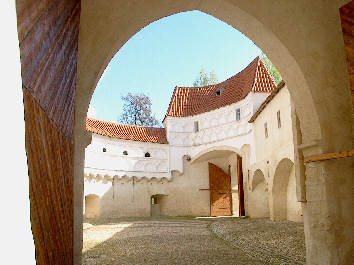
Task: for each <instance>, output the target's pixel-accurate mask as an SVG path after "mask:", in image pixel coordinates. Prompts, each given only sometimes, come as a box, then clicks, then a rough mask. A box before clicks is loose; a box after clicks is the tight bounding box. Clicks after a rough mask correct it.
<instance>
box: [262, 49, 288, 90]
mask: <svg viewBox="0 0 354 265" xmlns="http://www.w3.org/2000/svg"><path fill="white" fill-rule="evenodd" d="M261 60H262V62H263V63H264V65H265V67H267V69H268V72H269V73H270V75H271V76H272V78H273V80H274V82H275V84H277V85H278V84H279V83H280V81H281V80H283V78H282V77H281V75H280V73H279V71H278V70H277V68H275V66H274V65H273V63H272V62H271V61H270V60H269V59H268V57H267V56H266V55H265V54H262V56H261Z"/></svg>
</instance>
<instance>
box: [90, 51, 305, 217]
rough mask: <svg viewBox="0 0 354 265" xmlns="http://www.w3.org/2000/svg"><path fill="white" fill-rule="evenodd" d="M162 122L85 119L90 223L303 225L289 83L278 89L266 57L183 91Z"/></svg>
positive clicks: (178, 91) (174, 98) (177, 91)
mask: <svg viewBox="0 0 354 265" xmlns="http://www.w3.org/2000/svg"><path fill="white" fill-rule="evenodd" d="M274 112H275V114H274ZM277 113H278V114H277ZM274 115H275V117H278V120H276V121H277V122H279V121H280V122H281V126H280V127H279V128H277V127H276V126H277V125H276V124H277V123H274V118H273V116H274ZM277 115H278V116H277ZM279 115H280V116H279ZM279 119H280V120H279ZM265 123H267V126H268V127H267V130H268V132H267V133H268V136H267V137H265V136H264V131H265V127H264V124H265ZM163 124H164V128H151V127H140V126H132V125H123V124H116V123H110V122H105V121H99V120H96V119H93V118H87V120H86V128H87V130H88V131H90V132H92V133H93V134H92V142H91V144H90V145H89V146H88V147H87V148H86V156H85V157H86V158H85V182H84V183H85V184H84V185H85V188H84V191H85V201H84V204H85V207H84V214H85V216H86V218H98V217H101V218H109V217H122V216H155V215H162V216H215V215H234V216H239V215H249V216H251V217H271V218H272V219H273V220H283V219H289V220H293V221H301V209H300V203H298V202H297V201H296V194H295V189H296V185H295V182H294V181H295V178H294V145H293V132H292V119H291V101H290V95H289V92H288V90H287V88H286V87H285V84H284V83H281V84H280V85H279V86H278V87H276V86H275V84H274V82H273V80H272V78H271V77H270V75H269V73H268V71H267V70H266V68H265V66H264V65H263V63H262V61H261V60H260V59H259V58H258V57H257V58H256V59H255V60H253V61H252V62H251V63H250V64H249V65H248V66H247V67H246V68H245V69H244V70H242V71H241V72H240V73H238V74H236V75H234V76H232V77H231V78H229V79H227V80H226V81H224V82H221V83H219V84H215V85H209V86H205V87H176V88H175V90H174V92H173V95H172V98H171V102H170V105H169V108H168V111H167V113H166V116H165V119H164V121H163ZM283 164H284V165H283ZM287 166H288V167H290V169H289V168H288V167H287ZM278 182H279V183H278ZM284 198H285V199H284ZM284 211H285V213H284Z"/></svg>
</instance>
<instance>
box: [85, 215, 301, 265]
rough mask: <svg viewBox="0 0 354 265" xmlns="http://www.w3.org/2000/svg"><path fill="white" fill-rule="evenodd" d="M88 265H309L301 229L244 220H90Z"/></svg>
mask: <svg viewBox="0 0 354 265" xmlns="http://www.w3.org/2000/svg"><path fill="white" fill-rule="evenodd" d="M83 239H84V244H83V264H87V265H88V264H92V265H93V264H100V265H104V264H203V265H204V264H238V265H242V264H252V265H258V264H279V265H280V264H282V265H285V264H305V243H304V234H303V226H302V224H296V223H293V222H288V221H285V222H271V221H269V220H267V219H240V218H216V219H210V218H206V219H194V218H126V219H112V220H85V223H84V235H83Z"/></svg>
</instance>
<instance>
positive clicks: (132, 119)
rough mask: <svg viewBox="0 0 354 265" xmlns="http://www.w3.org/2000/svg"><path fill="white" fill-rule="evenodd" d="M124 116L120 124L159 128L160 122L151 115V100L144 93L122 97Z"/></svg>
mask: <svg viewBox="0 0 354 265" xmlns="http://www.w3.org/2000/svg"><path fill="white" fill-rule="evenodd" d="M122 100H123V102H124V103H123V114H122V115H121V118H120V122H122V123H125V124H132V125H140V126H158V125H160V124H159V121H158V120H157V119H156V118H155V115H153V114H152V113H151V100H150V98H149V97H148V96H147V95H145V94H144V93H140V94H139V93H136V94H133V93H128V94H127V95H126V96H122Z"/></svg>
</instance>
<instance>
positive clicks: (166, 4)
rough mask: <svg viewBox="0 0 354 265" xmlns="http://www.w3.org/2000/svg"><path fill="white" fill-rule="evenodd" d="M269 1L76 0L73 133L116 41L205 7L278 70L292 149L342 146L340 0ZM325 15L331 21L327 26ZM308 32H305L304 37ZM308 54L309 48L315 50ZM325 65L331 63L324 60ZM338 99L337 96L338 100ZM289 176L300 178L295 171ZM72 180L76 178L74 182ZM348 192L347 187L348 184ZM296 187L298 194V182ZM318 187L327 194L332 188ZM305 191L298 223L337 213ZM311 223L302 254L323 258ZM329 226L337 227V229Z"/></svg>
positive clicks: (346, 145)
mask: <svg viewBox="0 0 354 265" xmlns="http://www.w3.org/2000/svg"><path fill="white" fill-rule="evenodd" d="M273 4H274V5H276V6H277V8H273V6H272V3H269V2H264V3H263V2H262V3H259V5H257V7H255V6H254V5H253V3H252V2H250V1H234V0H230V1H222V0H221V1H217V2H216V1H209V0H200V1H187V0H185V1H184V0H182V1H178V2H173V4H172V3H171V2H170V1H158V0H156V1H149V2H148V1H140V2H139V3H134V4H130V3H128V2H127V3H125V4H123V5H122V3H121V2H120V3H119V4H118V3H117V2H116V3H113V1H112V2H109V3H107V2H105V3H102V2H94V1H88V2H87V4H86V5H83V9H82V13H81V26H80V27H81V28H80V29H81V31H80V40H85V42H82V43H83V46H82V47H80V51H79V69H78V90H79V94H80V95H84V96H83V97H80V98H77V105H78V106H81V107H79V108H77V109H76V112H75V117H76V129H77V132H76V133H77V136H82V135H84V134H85V133H84V132H83V124H84V119H85V115H86V112H87V108H88V103H89V101H90V96H89V97H88V98H87V97H85V95H87V93H88V94H89V95H91V94H92V92H93V89H94V87H95V85H96V84H97V81H98V79H99V77H100V76H101V74H102V72H103V70H104V69H105V67H106V65H107V64H108V62H109V61H110V59H111V58H112V56H113V55H114V54H115V53H116V52H117V51H118V50H119V48H120V47H121V46H122V45H123V44H124V43H125V42H126V41H127V40H128V39H129V38H130V37H131V36H132V35H133V34H135V33H136V32H137V31H138V30H139V29H140V28H142V27H143V26H145V25H147V24H149V23H151V22H153V21H155V20H157V19H159V18H162V17H164V16H168V15H171V14H175V13H178V12H183V11H186V10H194V9H196V10H200V11H203V12H205V13H208V14H211V15H213V16H214V17H216V18H219V19H221V20H223V21H225V22H227V23H228V24H230V25H231V26H233V27H234V28H236V29H238V30H240V31H241V32H243V33H244V34H245V35H246V36H248V37H249V38H250V39H252V40H253V41H254V42H255V43H256V44H257V45H258V46H259V47H260V48H261V49H262V50H263V51H264V52H265V53H266V54H267V55H268V57H269V58H270V59H271V60H272V62H273V63H274V64H275V65H276V67H277V68H278V69H279V70H280V72H281V73H282V76H283V78H284V79H285V80H286V82H287V84H288V86H289V91H290V94H291V96H292V99H293V101H294V105H295V109H296V114H297V115H298V117H299V120H300V127H301V139H300V142H301V143H300V145H299V147H300V149H299V154H300V155H302V154H303V155H304V156H310V155H316V154H321V153H325V152H331V151H332V152H333V151H341V150H350V149H351V147H352V144H351V142H352V141H351V135H352V134H351V130H352V129H351V123H352V121H351V120H352V114H351V103H350V97H349V90H348V87H349V86H348V79H347V75H346V67H345V57H344V50H343V45H342V42H343V41H342V33H341V30H340V23H339V16H338V8H339V7H340V5H341V4H342V2H341V1H337V2H336V1H331V3H328V6H326V7H323V6H322V8H321V9H319V8H318V7H317V5H316V3H315V2H312V1H305V0H302V1H300V2H299V1H296V2H287V3H283V4H281V5H279V4H278V3H276V4H275V3H273ZM123 7H124V8H123ZM125 8H126V9H125ZM304 9H306V10H311V12H310V13H311V14H310V13H309V14H308V19H305V17H304V14H303V10H304ZM128 10H129V11H128ZM147 10H149V12H147ZM129 13H131V14H134V19H133V20H131V19H129V15H128V14H129ZM330 18H331V19H330ZM299 21H301V24H302V26H301V27H300V28H299V27H296V26H295V25H298V23H299ZM329 21H331V22H332V24H331V26H330V27H329V24H328V23H329ZM93 32H94V33H93ZM289 32H291V34H289ZM314 32H316V34H314ZM308 36H312V39H311V41H310V40H309V39H308ZM97 39H98V40H100V41H97ZM328 40H330V42H328ZM80 44H81V43H80ZM299 44H301V45H299ZM329 47H330V48H329ZM314 54H316V56H315V57H314ZM309 58H315V59H309ZM325 65H336V66H339V67H333V68H330V67H325ZM319 66H321V67H319ZM327 76H335V77H336V78H334V79H333V82H330V83H329V82H328V79H327V78H326V77H327ZM324 89H325V91H324ZM337 99H338V100H337ZM343 99H345V100H344V101H343ZM328 106H331V107H330V108H329V107H328ZM339 117H340V118H339ZM339 120H341V122H340V124H338V121H339ZM329 124H331V126H330V127H331V128H329V127H328V125H329ZM333 135H341V137H340V139H336V141H333ZM77 146H79V144H77ZM77 154H78V156H77V157H76V159H79V161H80V154H79V153H77ZM81 161H82V159H81ZM78 163H80V162H78ZM326 163H327V162H322V163H321V164H319V163H318V164H317V165H315V166H314V167H315V168H317V167H321V170H320V171H321V172H322V173H323V174H330V175H334V176H336V175H337V173H338V172H337V171H336V170H335V169H334V168H331V167H330V166H327V164H326ZM343 163H344V164H345V166H344V165H343V167H342V168H343V170H344V168H345V172H346V173H345V174H342V175H341V177H340V178H341V179H342V182H344V183H345V182H347V181H348V178H344V175H346V174H350V168H351V166H350V162H349V160H348V159H347V160H346V161H344V162H343ZM309 170H310V171H311V170H312V169H308V172H309ZM79 171H80V169H78V171H76V173H78V174H77V176H78V177H79V176H80V175H81V173H80V172H79ZM327 171H328V172H327ZM316 172H317V171H316V170H314V171H312V174H314V175H316V174H317V173H316ZM324 172H327V173H324ZM322 173H321V174H322ZM300 174H302V175H303V174H304V173H303V172H302V173H300ZM302 177H303V176H302ZM297 178H300V175H299V176H297ZM319 178H320V177H319V176H314V182H316V181H317V180H318V179H319ZM332 179H336V181H337V180H338V177H333V178H331V179H328V181H329V182H328V184H329V183H330V182H331V180H332ZM76 180H78V178H76ZM78 181H79V180H78ZM328 184H327V183H326V184H323V185H322V188H323V190H324V192H325V191H326V190H327V191H328V190H329V189H326V188H325V187H324V186H326V185H328ZM333 184H334V183H331V184H329V186H330V187H335V185H333ZM315 185H316V184H315ZM77 187H80V185H79V184H78V185H77ZM299 189H300V188H299ZM307 189H308V191H307V194H308V195H309V194H310V193H311V192H313V191H314V189H312V188H311V187H307ZM348 192H350V190H349V189H348ZM301 193H302V194H304V193H305V192H304V190H302V191H301ZM326 194H327V195H326V196H327V198H328V199H329V198H330V197H331V196H332V195H331V194H333V193H332V192H331V193H326ZM309 198H310V199H309ZM309 198H307V201H306V205H307V206H309V207H305V209H304V214H306V211H308V215H309V216H313V217H314V218H309V219H307V220H308V221H307V223H305V228H306V227H307V226H310V224H318V223H319V222H320V221H319V220H320V219H326V218H328V214H327V212H328V211H330V212H332V211H333V213H338V212H337V211H336V207H333V208H332V207H328V206H329V204H327V203H325V202H324V201H323V200H322V201H318V200H316V199H314V198H315V196H311V195H310V196H309ZM79 200H80V198H77V199H76V201H79ZM339 204H341V206H339V208H343V207H344V208H346V207H350V205H351V202H350V200H349V199H348V198H343V201H342V200H340V203H339ZM318 207H322V208H323V209H326V210H324V211H322V212H321V214H320V215H321V217H320V218H319V216H318V215H317V214H315V215H313V214H314V212H313V209H316V208H318ZM341 216H342V217H344V216H345V214H344V213H341ZM345 219H346V220H347V221H346V222H345V223H342V225H343V226H342V225H341V226H342V228H343V229H344V227H347V228H349V227H351V221H350V220H351V218H349V217H346V218H345ZM79 223H80V222H79ZM332 223H336V222H332ZM312 227H318V228H319V229H317V230H318V231H316V232H314V233H306V237H307V239H308V240H307V242H308V243H309V242H316V243H314V244H315V245H316V247H315V248H316V249H317V250H318V251H317V252H316V251H312V252H311V253H313V255H314V256H311V255H308V260H309V261H310V262H311V261H312V259H314V260H317V259H319V260H322V259H324V258H323V256H318V255H317V254H316V253H320V252H322V249H326V251H327V252H328V253H332V252H333V248H332V247H330V246H329V245H328V244H327V243H324V242H326V240H325V237H326V236H324V235H325V234H327V232H326V231H324V230H322V229H321V228H320V227H321V226H320V225H315V226H312ZM311 229H312V228H311ZM305 231H309V229H305ZM336 231H342V229H339V230H336ZM317 234H318V235H322V236H323V237H324V238H323V239H321V240H318V237H317V236H315V235H317ZM334 234H335V233H332V234H331V235H328V236H330V237H331V238H333V240H336V241H338V242H339V241H340V244H342V245H343V246H345V248H346V249H347V250H348V248H349V245H348V243H347V241H346V240H339V239H338V238H343V237H345V233H344V230H343V232H339V233H338V235H334ZM313 246H314V245H312V243H311V246H310V245H308V250H309V249H312V250H313V249H314V247H313ZM320 249H321V251H320ZM334 252H336V250H334ZM336 256H338V255H337V254H334V255H333V256H331V257H329V256H328V257H326V259H331V258H332V257H336ZM320 263H321V262H320Z"/></svg>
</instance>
